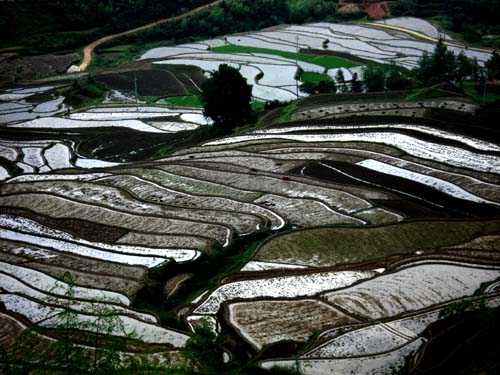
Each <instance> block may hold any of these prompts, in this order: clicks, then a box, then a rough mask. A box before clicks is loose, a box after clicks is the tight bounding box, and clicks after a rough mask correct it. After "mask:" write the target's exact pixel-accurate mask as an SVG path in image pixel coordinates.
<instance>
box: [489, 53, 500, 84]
mask: <svg viewBox="0 0 500 375" xmlns="http://www.w3.org/2000/svg"><path fill="white" fill-rule="evenodd" d="M485 65H486V68H487V69H488V75H489V76H490V78H492V79H500V52H499V51H495V52H493V54H492V55H491V57H490V59H489V60H488V61H486V64H485Z"/></svg>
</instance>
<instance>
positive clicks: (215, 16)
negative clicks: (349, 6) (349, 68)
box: [106, 0, 346, 46]
mask: <svg viewBox="0 0 500 375" xmlns="http://www.w3.org/2000/svg"><path fill="white" fill-rule="evenodd" d="M345 17H346V16H345V15H343V14H341V13H338V12H337V6H336V3H335V2H333V1H329V0H225V1H224V2H223V3H222V4H221V5H220V6H219V7H216V8H214V9H212V10H210V11H207V12H203V13H199V14H196V15H193V16H192V17H189V18H184V19H182V20H178V21H174V22H168V23H165V24H162V25H160V26H158V27H155V28H154V29H150V30H145V31H143V32H140V33H136V34H133V35H127V36H124V37H121V38H117V39H114V40H113V41H111V42H110V43H108V44H106V45H107V46H112V45H122V44H141V43H150V42H156V41H163V42H165V41H167V42H170V43H171V44H179V43H184V42H190V41H194V40H200V39H204V38H212V37H215V36H220V35H225V34H232V33H236V32H244V31H248V30H258V29H262V28H265V27H270V26H274V25H279V24H284V23H305V22H314V21H335V20H337V21H342V20H345Z"/></svg>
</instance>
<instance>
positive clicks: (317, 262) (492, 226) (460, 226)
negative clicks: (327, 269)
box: [255, 221, 500, 266]
mask: <svg viewBox="0 0 500 375" xmlns="http://www.w3.org/2000/svg"><path fill="white" fill-rule="evenodd" d="M498 230H500V222H499V221H470V222H467V221H428V222H425V221H424V222H413V223H400V224H391V225H385V226H380V227H372V228H333V227H332V228H316V229H308V230H301V231H297V232H292V233H287V234H282V235H279V236H276V237H274V238H272V239H270V240H269V241H267V242H265V243H264V244H263V245H262V246H261V247H260V248H259V249H258V252H257V254H256V256H255V260H260V261H267V262H283V263H290V264H299V265H309V266H331V265H335V264H339V263H351V262H363V261H367V260H371V259H381V258H385V257H386V256H388V255H391V254H411V253H413V252H415V251H418V250H422V249H429V248H430V249H433V248H438V247H441V246H449V245H452V244H458V243H461V242H464V241H466V240H467V239H472V238H474V237H476V236H477V235H478V233H488V232H489V233H495V232H497V231H498ZM445 244H448V245H445Z"/></svg>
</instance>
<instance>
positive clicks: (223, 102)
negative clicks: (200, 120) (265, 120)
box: [201, 64, 252, 132]
mask: <svg viewBox="0 0 500 375" xmlns="http://www.w3.org/2000/svg"><path fill="white" fill-rule="evenodd" d="M251 98H252V86H251V85H249V84H247V81H246V80H245V78H243V77H242V76H241V74H240V72H239V71H238V70H237V69H235V68H233V67H231V66H229V65H226V64H222V65H220V66H219V70H216V71H214V72H213V73H212V75H211V77H210V78H209V79H208V80H206V81H205V82H204V83H203V85H202V93H201V101H202V102H203V114H204V115H205V116H207V117H210V118H211V119H212V120H213V121H214V126H215V127H216V128H217V129H218V130H220V131H221V132H228V131H230V130H231V129H233V128H234V127H236V126H238V125H243V124H245V123H246V122H248V121H251V120H252V109H251V107H250V100H251Z"/></svg>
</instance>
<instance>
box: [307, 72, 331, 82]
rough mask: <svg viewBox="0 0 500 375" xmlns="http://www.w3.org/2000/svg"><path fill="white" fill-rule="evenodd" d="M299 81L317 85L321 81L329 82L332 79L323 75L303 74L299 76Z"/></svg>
mask: <svg viewBox="0 0 500 375" xmlns="http://www.w3.org/2000/svg"><path fill="white" fill-rule="evenodd" d="M300 80H301V81H302V82H310V83H319V82H321V81H331V80H332V77H330V76H329V75H328V74H323V73H314V72H304V73H302V75H301V76H300Z"/></svg>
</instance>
